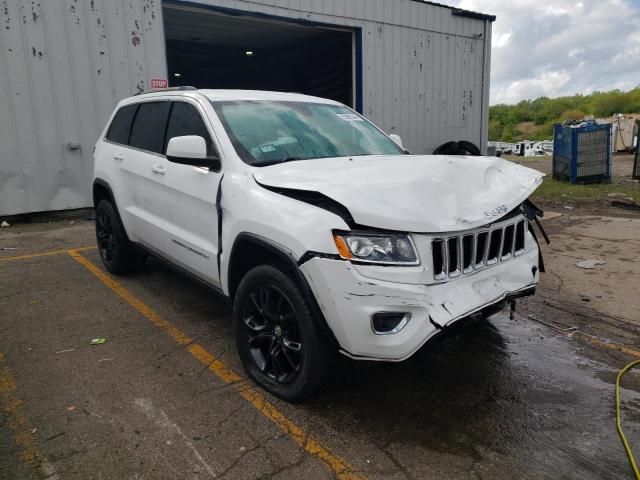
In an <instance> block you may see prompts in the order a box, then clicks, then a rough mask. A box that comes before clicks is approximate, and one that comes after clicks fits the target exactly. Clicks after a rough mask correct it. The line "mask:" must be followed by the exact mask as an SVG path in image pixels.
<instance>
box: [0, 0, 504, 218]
mask: <svg viewBox="0 0 640 480" xmlns="http://www.w3.org/2000/svg"><path fill="white" fill-rule="evenodd" d="M493 20H494V17H491V16H487V15H482V14H477V13H474V12H467V11H463V10H459V9H455V8H450V7H445V6H442V5H438V4H434V3H428V2H422V1H420V0H199V1H182V0H171V1H168V0H167V1H164V2H161V1H160V0H0V215H11V214H19V213H25V212H36V211H47V210H62V209H70V208H79V207H86V206H90V205H91V195H90V192H91V188H90V180H91V171H92V168H93V162H92V149H93V145H94V143H95V141H96V139H97V136H98V134H99V132H100V131H101V129H102V128H103V126H104V123H105V121H106V119H107V118H108V116H109V114H110V113H111V111H112V109H113V107H114V105H115V104H116V103H117V102H118V101H119V100H120V99H122V98H124V97H127V96H130V95H132V94H134V93H136V92H139V91H143V90H145V89H147V88H148V87H149V85H150V83H151V80H152V79H168V81H169V83H170V84H171V85H183V84H184V85H194V86H197V87H206V88H223V87H225V88H226V87H234V88H257V89H272V90H285V91H297V92H302V93H309V94H313V95H319V96H326V97H330V98H334V99H337V100H340V101H343V102H345V103H347V104H350V105H352V106H353V107H354V108H356V109H357V110H358V111H360V112H362V113H364V114H365V115H366V116H368V117H370V118H371V119H373V120H374V122H376V123H377V124H378V125H379V126H381V127H382V128H384V129H385V130H386V131H388V132H389V133H397V134H399V135H400V136H401V137H402V138H403V140H404V142H405V146H406V147H407V148H408V149H410V150H411V151H413V152H415V153H430V152H431V151H432V150H433V149H434V148H435V147H436V146H437V145H439V144H441V143H443V142H445V141H448V140H462V139H464V140H470V141H473V142H475V143H478V144H480V145H481V147H482V149H483V150H484V149H485V148H486V139H487V131H486V129H487V123H488V100H489V65H490V51H491V48H490V47H491V22H492V21H493Z"/></svg>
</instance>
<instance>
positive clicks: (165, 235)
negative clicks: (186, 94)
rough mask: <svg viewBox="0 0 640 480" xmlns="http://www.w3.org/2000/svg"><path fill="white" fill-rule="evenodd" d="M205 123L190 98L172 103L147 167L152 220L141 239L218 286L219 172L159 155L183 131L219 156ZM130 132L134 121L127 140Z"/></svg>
mask: <svg viewBox="0 0 640 480" xmlns="http://www.w3.org/2000/svg"><path fill="white" fill-rule="evenodd" d="M136 121H137V120H136ZM207 124H208V121H207V120H206V116H205V112H204V110H203V109H202V107H201V106H200V105H199V104H198V103H197V102H196V101H195V100H191V99H187V98H184V99H183V100H179V101H178V100H174V101H172V102H171V107H170V109H169V112H168V122H167V125H166V130H163V132H165V135H164V140H163V145H162V152H163V155H162V156H154V157H153V158H152V161H151V164H150V165H148V166H147V168H148V172H149V173H148V174H147V176H148V180H147V182H146V184H145V201H146V202H148V204H147V205H146V206H145V210H146V211H147V212H149V216H150V218H152V219H153V221H150V222H147V223H146V225H145V231H144V241H145V243H148V244H149V246H151V247H152V248H153V249H154V250H156V251H157V252H159V253H160V254H162V255H164V256H165V257H167V258H168V259H169V260H171V261H172V262H173V263H175V264H177V265H178V266H180V267H182V268H184V269H185V270H187V271H189V272H191V273H193V274H195V275H197V276H198V277H200V278H202V279H203V280H205V281H207V282H208V283H211V284H213V285H215V286H219V285H220V280H219V274H218V263H217V254H218V214H217V209H216V202H217V194H218V187H219V184H220V179H221V177H222V173H221V172H215V171H210V170H209V169H207V168H198V167H191V166H188V165H179V164H176V163H171V162H169V161H168V160H167V159H166V157H165V156H164V153H165V152H166V146H167V144H168V143H169V140H170V139H171V138H173V137H180V136H184V135H198V136H200V137H203V138H204V139H205V143H206V144H207V152H208V154H209V155H215V156H219V154H218V149H217V148H216V146H215V144H214V140H213V138H214V137H213V135H212V131H211V130H210V128H209V127H208V126H207ZM134 132H135V121H134V127H133V129H132V142H133V140H134V135H133V133H134ZM154 148H157V145H154ZM147 197H148V198H147Z"/></svg>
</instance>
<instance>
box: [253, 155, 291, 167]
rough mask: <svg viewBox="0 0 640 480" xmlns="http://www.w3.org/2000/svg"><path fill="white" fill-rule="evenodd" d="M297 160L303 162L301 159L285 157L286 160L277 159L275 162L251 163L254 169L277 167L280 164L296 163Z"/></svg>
mask: <svg viewBox="0 0 640 480" xmlns="http://www.w3.org/2000/svg"><path fill="white" fill-rule="evenodd" d="M298 160H303V159H302V158H300V157H287V158H279V159H277V160H269V161H267V162H255V163H253V165H254V166H256V167H268V166H269V165H278V164H280V163H287V162H296V161H298Z"/></svg>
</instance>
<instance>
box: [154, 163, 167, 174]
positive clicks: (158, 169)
mask: <svg viewBox="0 0 640 480" xmlns="http://www.w3.org/2000/svg"><path fill="white" fill-rule="evenodd" d="M151 171H152V172H153V173H157V174H158V175H164V174H165V173H167V171H166V170H165V169H164V167H161V166H159V165H155V166H153V167H151Z"/></svg>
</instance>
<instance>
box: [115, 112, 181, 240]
mask: <svg viewBox="0 0 640 480" xmlns="http://www.w3.org/2000/svg"><path fill="white" fill-rule="evenodd" d="M170 109H171V102H169V101H167V100H164V101H150V102H142V103H139V104H138V109H137V111H136V114H135V116H134V117H133V122H132V125H131V131H130V133H129V141H128V148H127V149H126V151H125V152H123V155H122V158H121V159H120V160H119V161H120V165H121V170H122V184H123V190H124V191H126V195H127V200H126V205H125V206H124V208H125V210H126V215H127V217H128V220H129V224H130V226H131V229H132V230H133V232H134V235H133V237H134V238H132V240H134V241H137V242H140V243H142V244H144V245H147V246H150V247H154V248H155V246H156V244H157V241H156V240H155V239H154V238H153V235H155V227H154V226H155V225H156V224H157V223H158V222H160V221H162V217H159V216H158V214H159V213H160V210H159V209H158V207H157V205H156V203H157V201H158V199H157V196H158V192H157V187H156V178H155V175H156V174H154V173H153V169H154V166H156V165H157V164H158V163H161V162H163V161H166V160H165V158H164V153H163V151H164V135H165V130H166V126H167V119H168V118H169V110H170ZM127 231H129V230H127ZM130 236H131V235H130Z"/></svg>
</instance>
